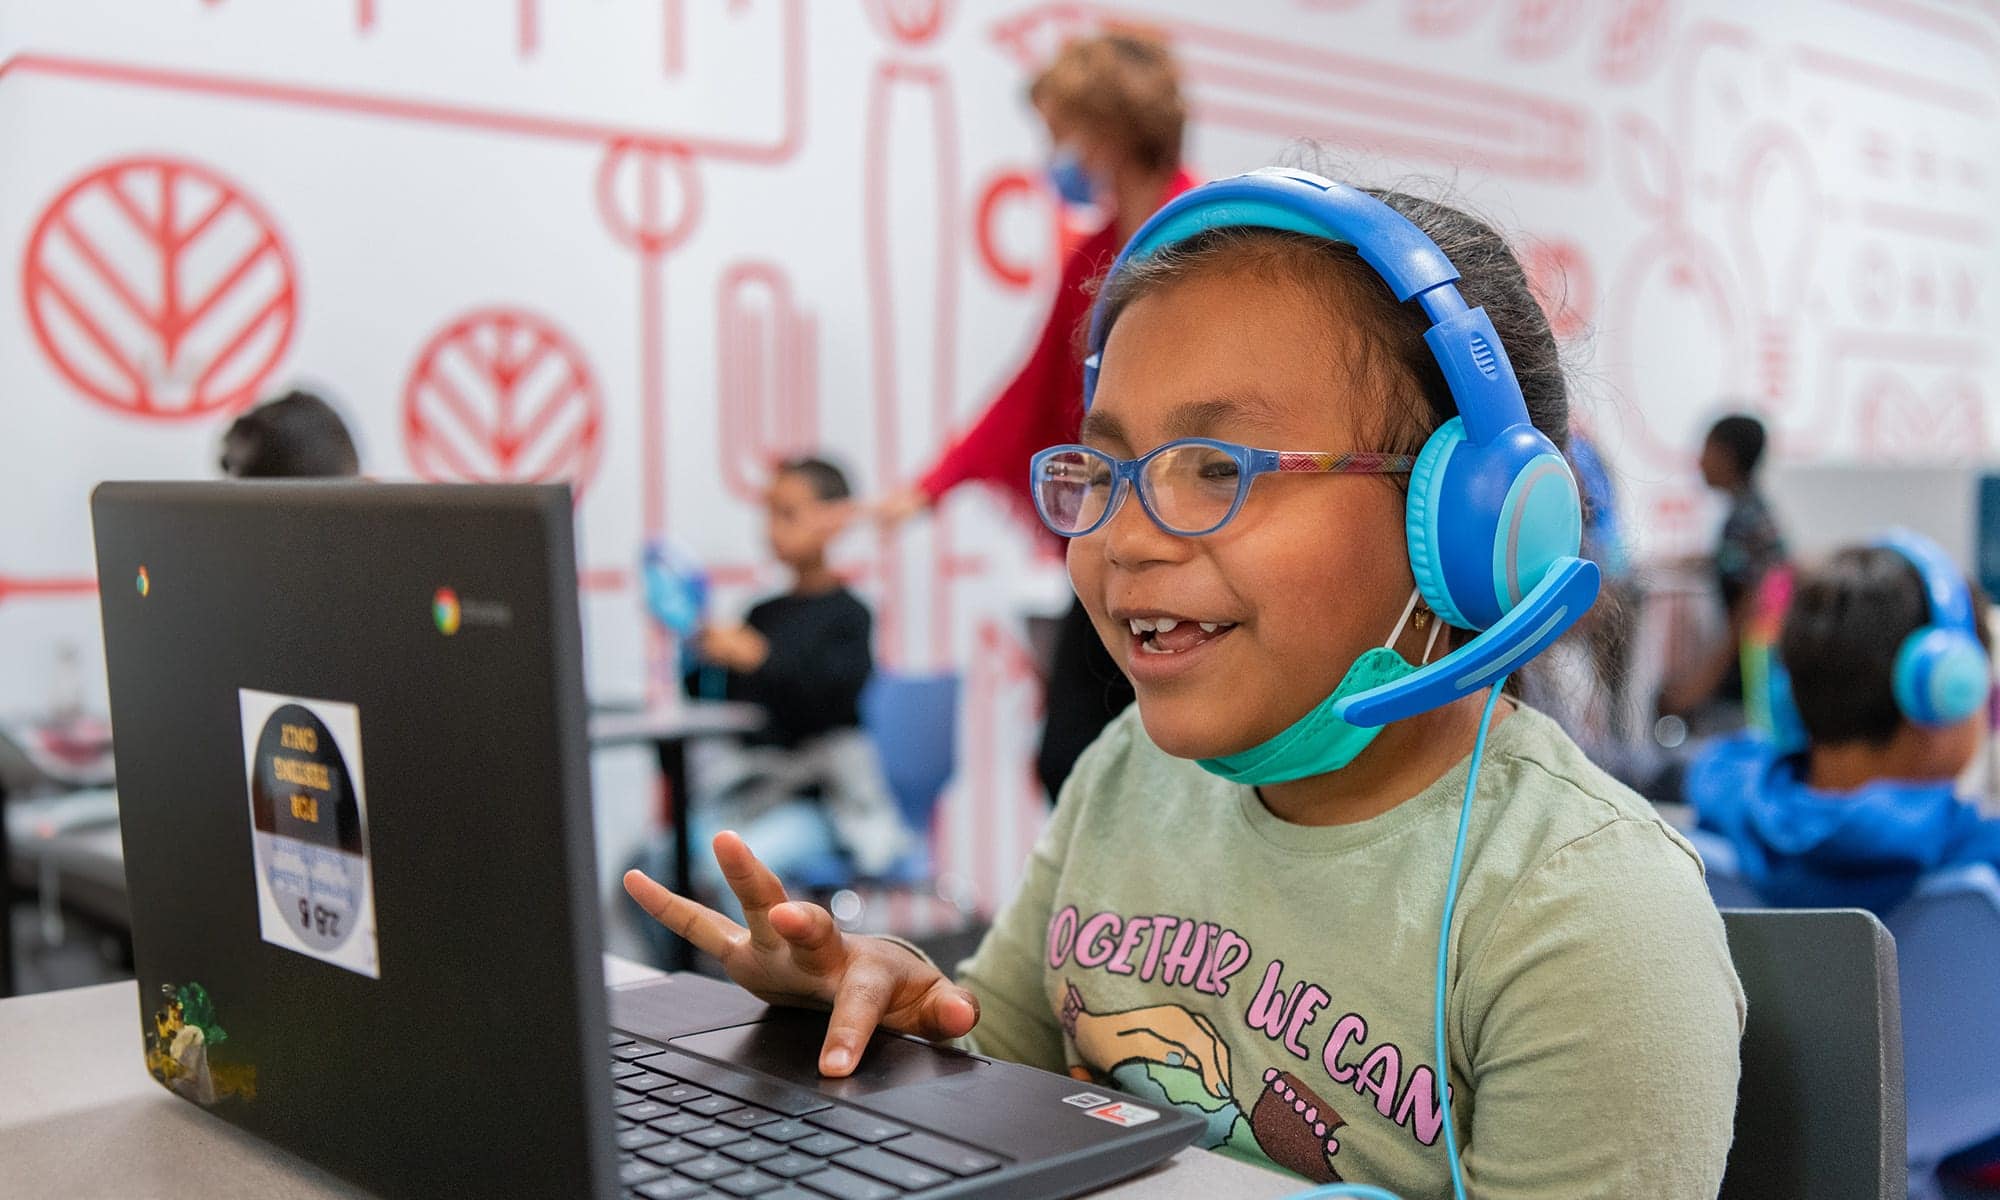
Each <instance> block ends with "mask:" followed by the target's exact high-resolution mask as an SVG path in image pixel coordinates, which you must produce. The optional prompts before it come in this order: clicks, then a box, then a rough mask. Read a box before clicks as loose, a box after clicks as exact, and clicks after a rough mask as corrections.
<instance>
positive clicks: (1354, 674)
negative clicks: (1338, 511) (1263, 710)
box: [1195, 595, 1444, 787]
mask: <svg viewBox="0 0 2000 1200" xmlns="http://www.w3.org/2000/svg"><path fill="white" fill-rule="evenodd" d="M1415 608H1416V596H1415V595H1412V596H1411V597H1410V603H1409V605H1408V606H1407V607H1405V608H1404V609H1403V619H1402V620H1401V621H1398V622H1396V631H1395V632H1394V633H1392V634H1390V635H1389V641H1388V642H1387V643H1386V644H1384V645H1381V646H1377V647H1375V648H1374V649H1372V650H1370V651H1368V652H1367V653H1366V654H1363V655H1362V656H1361V657H1360V658H1357V659H1355V660H1354V665H1353V666H1351V667H1349V668H1347V674H1346V675H1344V676H1342V677H1341V680H1340V686H1338V687H1336V688H1334V689H1333V694H1332V695H1330V696H1328V697H1327V698H1326V699H1324V700H1322V701H1320V702H1319V703H1318V704H1316V705H1314V706H1313V707H1312V708H1311V709H1310V710H1309V711H1307V713H1306V715H1305V716H1303V717H1300V718H1299V719H1298V720H1296V721H1294V722H1292V724H1291V725H1290V727H1288V728H1286V729H1285V730H1284V731H1283V732H1281V733H1279V734H1278V735H1277V736H1275V737H1273V738H1271V739H1270V740H1269V741H1266V742H1264V743H1262V744H1260V745H1256V746H1252V747H1250V748H1249V749H1248V750H1244V751H1241V752H1239V753H1236V754H1225V755H1223V756H1222V757H1221V758H1202V759H1197V760H1195V761H1197V762H1199V763H1200V764H1201V766H1202V768H1203V769H1204V770H1206V771H1208V772H1209V773H1211V774H1214V775H1220V776H1221V777H1222V778H1224V779H1227V780H1228V781H1229V782H1231V783H1240V784H1244V785H1247V786H1249V787H1264V786H1266V785H1267V784H1273V783H1290V782H1291V781H1292V780H1294V779H1305V778H1308V777H1310V776H1313V775H1325V774H1327V773H1328V772H1331V771H1338V770H1340V769H1341V768H1342V767H1345V766H1346V765H1347V764H1349V763H1351V762H1353V761H1354V760H1355V758H1356V757H1358V756H1359V755H1360V753H1361V752H1362V751H1363V750H1366V749H1367V748H1368V744H1369V743H1370V742H1373V741H1374V740H1375V735H1376V734H1379V733H1381V732H1382V729H1381V727H1380V726H1363V725H1350V724H1348V723H1347V722H1346V721H1343V720H1341V719H1340V718H1339V717H1336V716H1334V715H1333V709H1334V705H1336V704H1338V703H1339V702H1340V701H1342V700H1344V699H1346V698H1347V697H1349V696H1355V695H1359V694H1360V693H1362V692H1365V691H1367V690H1368V689H1370V688H1374V687H1380V686H1382V685H1383V684H1385V683H1394V682H1395V681H1397V680H1398V679H1401V678H1403V677H1404V676H1406V675H1410V674H1413V673H1415V672H1416V670H1417V667H1416V664H1414V663H1412V662H1410V660H1409V659H1406V658H1404V657H1403V656H1402V655H1401V654H1398V653H1396V651H1395V650H1394V649H1392V648H1391V647H1393V646H1395V644H1396V639H1398V638H1400V637H1401V636H1402V635H1403V626H1404V625H1405V624H1407V623H1408V622H1409V619H1410V613H1411V612H1412V611H1414V610H1415ZM1443 625H1444V622H1442V621H1439V622H1438V624H1437V625H1436V626H1434V627H1433V628H1432V630H1431V640H1432V643H1433V644H1435V642H1436V640H1437V634H1438V630H1439V629H1441V628H1442V627H1443ZM1424 657H1425V658H1429V657H1430V649H1429V647H1426V648H1425V650H1424Z"/></svg>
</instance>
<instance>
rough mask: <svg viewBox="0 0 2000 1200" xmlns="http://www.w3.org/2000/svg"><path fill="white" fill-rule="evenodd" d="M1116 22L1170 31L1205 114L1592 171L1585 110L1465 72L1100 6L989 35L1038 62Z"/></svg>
mask: <svg viewBox="0 0 2000 1200" xmlns="http://www.w3.org/2000/svg"><path fill="white" fill-rule="evenodd" d="M1121 25H1124V26H1137V27H1141V28H1150V29H1155V30H1158V31H1159V32H1160V33H1162V34H1163V35H1165V36H1167V37H1168V38H1169V39H1171V41H1172V42H1173V46H1174V50H1175V53H1176V54H1177V55H1178V56H1179V58H1180V60H1181V66H1182V74H1183V77H1184V78H1185V79H1186V80H1187V82H1188V85H1189V103H1190V107H1191V108H1192V110H1193V112H1194V115H1195V117H1196V118H1197V120H1198V121H1201V122H1203V123H1206V124H1214V125H1222V126H1228V127H1232V128H1236V129H1242V130H1247V131H1250V132H1255V133H1268V134H1273V135H1276V136H1278V137H1281V138H1298V137H1312V138H1319V139H1321V140H1324V141H1329V142H1332V143H1335V144H1337V145H1341V146H1346V147H1352V148H1356V149H1363V150H1369V151H1376V152H1381V153H1386V154H1394V155H1398V156H1402V157H1406V158H1411V159H1415V160H1417V161H1420V162H1425V163H1437V164H1443V165H1447V166H1451V167H1454V168H1469V169H1477V170H1482V171H1492V172H1495V173H1498V174H1502V175H1508V176H1525V177H1528V178H1535V179H1545V180H1551V181H1559V182H1571V183H1574V182H1581V181H1582V180H1583V179H1584V178H1585V176H1586V175H1587V174H1588V173H1589V169H1590V163H1591V159H1590V154H1589V135H1590V127H1591V124H1592V122H1591V118H1590V114H1589V113H1588V112H1587V111H1585V110H1584V109H1583V108H1581V107H1579V106H1577V105H1575V104H1571V103H1568V102H1566V101H1562V100H1558V99H1556V98H1554V97H1552V96H1547V95H1539V94H1536V93H1533V92H1528V91H1523V90H1520V89H1518V88H1511V87H1503V86H1499V85H1496V84H1491V83H1487V82H1484V81H1481V80H1477V79H1470V78H1467V77H1466V76H1465V75H1463V74H1458V73H1446V72H1442V71H1431V70H1426V69H1422V68H1418V67H1412V66H1408V65H1406V64H1404V63H1402V62H1396V61H1390V60H1386V59H1376V58H1368V57H1364V56H1361V55H1357V54H1349V53H1343V52H1340V51H1335V50H1325V49H1321V48H1319V47H1316V46H1312V45H1308V44H1305V43H1302V42H1299V41H1296V40H1293V41H1285V40H1280V39H1277V38H1267V37H1260V36H1256V35H1254V34H1247V33H1243V32H1241V31H1238V30H1233V29H1225V28H1222V27H1220V26H1216V25H1210V24H1202V23H1196V22H1193V21H1183V20H1176V19H1171V18H1162V17H1159V16H1156V15H1154V14H1151V13H1146V12H1143V11H1138V10H1133V9H1123V8H1111V7H1108V6H1104V5H1098V4H1082V3H1056V4H1044V5H1039V6H1037V7H1033V8H1029V9H1026V10H1024V11H1022V12H1020V13H1018V14H1016V15H1014V16H1011V17H1008V18H1005V19H1004V20H1002V21H1000V22H998V23H997V24H995V25H994V26H993V30H992V36H993V39H994V41H996V42H998V43H999V44H1000V45H1001V46H1002V47H1003V48H1005V49H1006V50H1007V51H1009V52H1010V53H1012V54H1013V55H1014V56H1015V58H1016V59H1017V60H1019V61H1020V62H1021V64H1022V65H1023V67H1024V68H1031V67H1033V66H1034V65H1036V64H1039V63H1042V62H1045V61H1047V59H1048V58H1049V57H1050V56H1051V55H1053V53H1054V52H1055V49H1056V47H1057V46H1058V45H1060V44H1061V42H1062V41H1063V40H1064V39H1066V38H1069V37H1074V36H1076V35H1078V34H1080V33H1085V32H1089V31H1092V30H1096V29H1103V28H1115V27H1118V26H1121Z"/></svg>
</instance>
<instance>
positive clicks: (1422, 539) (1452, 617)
mask: <svg viewBox="0 0 2000 1200" xmlns="http://www.w3.org/2000/svg"><path fill="white" fill-rule="evenodd" d="M1464 442H1465V422H1463V421H1461V420H1459V419H1458V418H1457V417H1453V418H1452V419H1451V420H1449V421H1446V422H1445V423H1444V424H1442V425H1440V426H1438V428H1437V429H1436V431H1435V432H1433V433H1432V434H1431V436H1430V437H1429V438H1428V439H1426V440H1425V442H1424V448H1423V450H1422V451H1421V452H1419V453H1418V455H1417V464H1416V465H1415V466H1414V467H1411V468H1410V493H1409V496H1408V497H1407V498H1406V499H1405V500H1404V503H1403V532H1404V536H1405V539H1406V540H1407V541H1408V542H1409V546H1410V574H1412V575H1413V576H1415V577H1416V581H1417V591H1418V592H1419V593H1421V594H1422V595H1423V598H1424V603H1425V604H1428V605H1430V608H1431V611H1432V612H1433V613H1435V614H1437V616H1438V618H1439V619H1440V620H1442V621H1444V622H1445V623H1446V624H1449V625H1455V626H1457V627H1458V628H1460V629H1471V628H1472V625H1471V623H1470V622H1468V621H1467V620H1466V619H1465V614H1464V613H1462V612H1460V611H1459V608H1458V605H1457V603H1455V602H1454V601H1453V600H1452V596H1451V586H1450V584H1448V583H1447V582H1446V581H1445V577H1444V548H1443V546H1442V545H1441V544H1440V532H1441V531H1440V529H1439V525H1438V521H1439V518H1440V517H1441V516H1442V514H1441V513H1440V512H1439V511H1438V508H1439V491H1440V490H1441V488H1442V486H1443V483H1444V475H1445V467H1446V466H1447V465H1448V464H1449V463H1450V461H1451V456H1452V454H1453V453H1454V452H1455V451H1456V450H1457V449H1458V447H1459V446H1460V445H1462V444H1464Z"/></svg>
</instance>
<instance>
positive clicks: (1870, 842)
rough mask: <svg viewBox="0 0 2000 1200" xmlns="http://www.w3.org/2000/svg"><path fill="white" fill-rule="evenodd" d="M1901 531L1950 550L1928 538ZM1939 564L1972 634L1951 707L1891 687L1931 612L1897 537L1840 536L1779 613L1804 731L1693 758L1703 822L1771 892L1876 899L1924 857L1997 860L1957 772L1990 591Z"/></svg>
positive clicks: (1970, 739)
mask: <svg viewBox="0 0 2000 1200" xmlns="http://www.w3.org/2000/svg"><path fill="white" fill-rule="evenodd" d="M1900 536H1901V537H1903V538H1905V539H1907V540H1909V541H1910V542H1911V543H1912V544H1915V545H1917V546H1918V548H1919V552H1920V553H1923V554H1927V555H1931V556H1934V557H1935V560H1936V561H1938V562H1940V563H1949V561H1950V560H1949V558H1948V557H1947V556H1946V555H1945V553H1944V551H1943V550H1942V549H1940V548H1938V547H1937V546H1936V545H1935V544H1932V543H1929V542H1928V541H1927V540H1926V539H1921V538H1918V537H1917V536H1916V535H1912V534H1903V535H1900ZM1949 571H1950V579H1949V580H1947V581H1945V582H1946V583H1948V585H1949V587H1950V588H1951V589H1953V591H1954V593H1955V595H1954V604H1955V605H1957V606H1962V610H1963V611H1964V612H1965V613H1969V614H1971V615H1972V620H1971V622H1970V629H1969V630H1966V631H1962V636H1964V637H1967V638H1974V637H1976V639H1977V641H1976V642H1974V643H1966V644H1965V646H1966V650H1967V652H1968V653H1967V654H1966V655H1964V656H1962V657H1964V658H1965V659H1966V661H1963V662H1960V663H1958V664H1957V666H1956V669H1957V670H1958V671H1959V672H1960V673H1961V675H1962V676H1963V678H1961V679H1958V680H1956V681H1955V682H1956V683H1957V685H1958V686H1959V688H1960V690H1961V691H1962V693H1963V697H1962V703H1960V704H1959V705H1958V706H1957V708H1955V709H1951V710H1949V711H1945V712H1942V713H1938V712H1925V711H1922V710H1920V709H1919V710H1916V711H1913V710H1912V701H1911V700H1910V699H1909V698H1908V695H1907V693H1905V694H1900V695H1899V689H1898V687H1897V675H1898V671H1899V669H1904V670H1907V669H1908V668H1907V665H1906V664H1907V662H1908V656H1909V654H1910V653H1911V652H1910V651H1908V650H1906V643H1907V642H1908V641H1909V639H1910V638H1911V636H1912V635H1913V634H1916V633H1917V632H1918V631H1919V630H1921V629H1924V628H1926V627H1927V626H1931V625H1934V624H1940V623H1942V617H1941V616H1940V614H1936V613H1934V612H1933V611H1932V605H1931V603H1930V601H1929V600H1928V599H1927V596H1926V588H1925V579H1924V577H1923V576H1922V574H1920V572H1919V570H1918V568H1917V567H1916V566H1915V565H1914V564H1913V563H1912V561H1911V558H1910V556H1909V555H1907V554H1904V553H1901V552H1899V551H1898V550H1896V549H1894V548H1891V547H1889V546H1885V545H1873V546H1850V547H1847V548H1845V549H1842V550H1840V551H1838V552H1837V553H1835V554H1834V555H1832V556H1831V557H1830V558H1829V559H1828V560H1827V561H1826V562H1825V564H1824V565H1820V566H1815V567H1811V568H1808V569H1806V570H1803V571H1801V572H1800V573H1799V575H1798V577H1797V580H1796V583H1795V586H1794V589H1793V592H1792V597H1791V605H1790V610H1789V611H1788V612H1787V614H1786V615H1785V618H1784V633H1783V636H1782V639H1781V641H1780V645H1779V651H1780V656H1781V658H1782V662H1783V666H1784V676H1786V677H1789V682H1790V701H1789V704H1790V708H1791V709H1792V710H1793V711H1795V712H1796V718H1797V722H1798V725H1799V727H1800V728H1799V732H1800V733H1801V734H1802V735H1803V744H1801V745H1790V744H1786V740H1785V739H1783V738H1782V737H1780V738H1778V739H1774V738H1773V737H1772V736H1770V734H1769V733H1767V732H1766V731H1762V730H1751V731H1745V732H1742V733H1739V734H1736V735H1733V736H1730V737H1726V738H1723V739H1720V740H1718V741H1717V742H1715V743H1713V744H1711V745H1710V746H1709V747H1708V748H1707V749H1706V750H1704V751H1703V752H1702V754H1701V755H1700V756H1699V757H1698V758H1697V759H1696V760H1695V762H1694V764H1693V765H1692V766H1691V767H1690V768H1689V770H1688V775H1687V783H1686V787H1687V799H1688V802H1689V803H1690V804H1692V805H1693V806H1694V810H1695V813H1696V815H1697V817H1698V820H1699V823H1700V826H1701V827H1702V828H1704V829H1708V830H1711V831H1713V832H1715V833H1718V834H1720V835H1722V836H1723V837H1725V838H1727V839H1728V840H1729V842H1730V843H1731V844H1732V846H1733V847H1734V848H1735V850H1736V855H1737V870H1738V871H1739V872H1740V873H1741V874H1742V876H1743V878H1744V879H1745V880H1747V881H1748V882H1749V883H1750V884H1751V885H1752V886H1753V887H1754V888H1755V889H1756V890H1757V891H1758V892H1759V893H1760V894H1761V895H1762V896H1763V897H1764V898H1765V899H1766V900H1767V901H1769V902H1771V903H1773V904H1778V905H1785V906H1800V907H1813V908H1839V907H1863V908H1871V909H1875V910H1876V911H1878V912H1886V911H1887V910H1888V909H1890V908H1892V907H1893V906H1894V905H1895V904H1896V903H1897V902H1899V901H1901V900H1902V899H1904V898H1905V897H1906V896H1908V895H1909V893H1910V891H1911V890H1912V889H1913V888H1914V887H1915V886H1916V884H1917V881H1918V880H1919V879H1920V878H1921V877H1922V875H1923V874H1924V873H1925V872H1927V871H1933V870H1936V869H1938V868H1940V867H1947V866H1956V865H1959V864H1962V863H1969V862H1987V863H1994V864H1996V865H2000V820H1993V819H1989V818H1985V817H1982V816H1981V815H1980V812H1979V807H1978V803H1977V798H1976V797H1968V796H1964V795H1961V794H1960V793H1959V791H1958V786H1957V780H1958V779H1959V777H1960V776H1962V775H1963V774H1964V773H1965V771H1966V769H1967V768H1968V767H1969V766H1971V765H1972V763H1973V761H1974V759H1975V758H1976V757H1977V755H1978V754H1979V751H1980V749H1981V748H1982V746H1983V745H1984V744H1985V738H1986V735H1987V729H1986V726H1987V720H1988V709H1987V703H1986V701H1987V694H1988V691H1989V690H1990V687H1991V666H1990V658H1991V646H1990V643H1989V640H1988V635H1987V631H1986V623H1985V620H1984V613H1985V611H1986V604H1987V601H1986V597H1985V596H1984V595H1983V594H1982V593H1981V592H1980V591H1979V589H1978V587H1977V586H1976V585H1974V584H1973V583H1972V582H1971V581H1970V580H1968V579H1967V578H1966V577H1965V575H1964V573H1963V571H1962V570H1961V569H1960V568H1959V567H1957V566H1956V565H1951V566H1950V567H1949ZM1780 703H1783V702H1782V701H1781V702H1780ZM1962 710H1965V711H1962Z"/></svg>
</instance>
